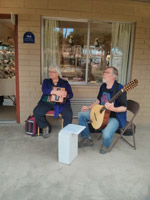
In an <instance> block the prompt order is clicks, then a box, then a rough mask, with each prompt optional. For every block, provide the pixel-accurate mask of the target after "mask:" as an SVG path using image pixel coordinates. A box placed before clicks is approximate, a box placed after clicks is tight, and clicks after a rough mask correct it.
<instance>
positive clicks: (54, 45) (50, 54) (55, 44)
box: [43, 19, 60, 79]
mask: <svg viewBox="0 0 150 200" xmlns="http://www.w3.org/2000/svg"><path fill="white" fill-rule="evenodd" d="M57 28H58V25H57V21H55V20H49V19H45V20H44V34H43V36H44V38H43V79H45V78H48V69H49V67H50V66H51V65H59V64H60V60H59V32H58V31H57Z"/></svg>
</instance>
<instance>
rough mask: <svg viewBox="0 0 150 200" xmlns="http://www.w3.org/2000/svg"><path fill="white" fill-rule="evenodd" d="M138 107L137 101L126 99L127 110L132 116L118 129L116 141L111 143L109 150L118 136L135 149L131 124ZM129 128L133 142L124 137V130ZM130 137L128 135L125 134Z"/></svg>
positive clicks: (132, 125)
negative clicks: (118, 133)
mask: <svg viewBox="0 0 150 200" xmlns="http://www.w3.org/2000/svg"><path fill="white" fill-rule="evenodd" d="M139 109H140V104H139V103H137V102H136V101H133V100H127V112H131V113H132V117H131V118H130V120H129V121H127V124H126V126H125V127H124V128H121V129H120V135H119V136H118V137H117V139H116V141H115V142H114V143H113V144H112V146H111V147H110V148H109V151H111V149H112V148H113V147H114V146H115V144H116V143H117V142H118V140H119V139H120V138H122V139H123V140H124V141H125V142H126V143H128V144H129V145H130V146H131V147H133V148H134V149H136V144H135V125H134V124H133V120H134V118H135V117H136V115H137V113H138V112H139ZM128 129H131V133H132V134H131V136H132V137H133V144H132V143H131V142H129V141H128V140H127V139H126V138H125V137H124V135H125V132H126V131H127V130H128ZM127 137H130V136H127Z"/></svg>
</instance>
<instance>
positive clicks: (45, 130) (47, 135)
mask: <svg viewBox="0 0 150 200" xmlns="http://www.w3.org/2000/svg"><path fill="white" fill-rule="evenodd" d="M49 135H50V133H49V127H48V126H47V127H46V128H43V138H48V137H49Z"/></svg>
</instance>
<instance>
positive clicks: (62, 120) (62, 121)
mask: <svg viewBox="0 0 150 200" xmlns="http://www.w3.org/2000/svg"><path fill="white" fill-rule="evenodd" d="M63 123H64V119H63V118H62V119H61V128H63Z"/></svg>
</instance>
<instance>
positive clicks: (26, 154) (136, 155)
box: [0, 124, 150, 200]
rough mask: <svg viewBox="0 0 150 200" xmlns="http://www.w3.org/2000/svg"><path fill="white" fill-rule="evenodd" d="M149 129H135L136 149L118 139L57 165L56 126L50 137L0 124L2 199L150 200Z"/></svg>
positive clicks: (96, 142)
mask: <svg viewBox="0 0 150 200" xmlns="http://www.w3.org/2000/svg"><path fill="white" fill-rule="evenodd" d="M149 129H150V128H149V127H147V128H146V127H137V132H136V144H137V150H136V151H135V150H133V149H132V148H131V147H130V146H128V145H127V144H126V143H125V142H124V141H122V140H120V141H119V142H118V143H117V145H116V146H115V147H114V148H113V150H112V151H111V152H110V153H108V154H106V155H101V154H99V147H100V141H97V136H98V135H97V134H93V139H94V143H95V144H94V147H90V148H89V147H87V148H83V149H79V152H78V156H77V157H76V159H75V160H74V161H73V162H72V163H71V165H65V164H61V163H59V162H58V155H57V154H58V150H57V149H58V148H57V147H58V145H57V142H58V140H57V137H58V132H59V129H58V128H57V127H56V126H55V127H53V131H52V133H51V135H50V137H49V138H48V139H44V138H42V137H41V136H40V137H30V136H27V135H25V134H24V127H23V126H22V125H18V124H8V125H6V124H0V200H84V199H86V200H150V142H149V141H150V134H149Z"/></svg>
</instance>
